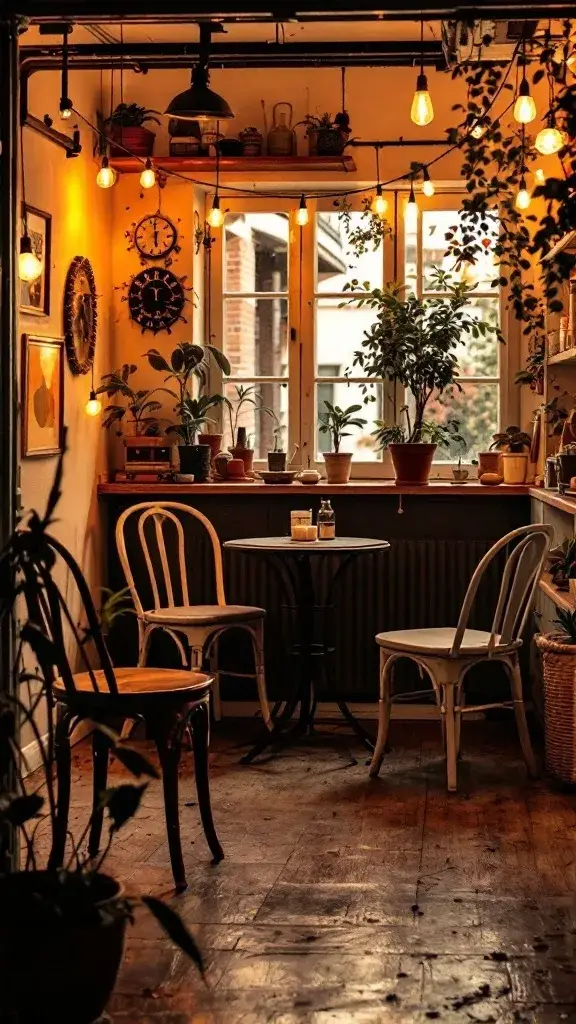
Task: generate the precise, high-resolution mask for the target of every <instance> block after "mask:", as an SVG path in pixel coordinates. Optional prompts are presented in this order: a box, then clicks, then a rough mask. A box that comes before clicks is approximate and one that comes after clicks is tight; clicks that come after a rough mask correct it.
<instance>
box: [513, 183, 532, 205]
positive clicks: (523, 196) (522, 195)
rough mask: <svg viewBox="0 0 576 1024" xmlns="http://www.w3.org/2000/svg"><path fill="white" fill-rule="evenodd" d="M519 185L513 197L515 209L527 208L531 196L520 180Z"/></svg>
mask: <svg viewBox="0 0 576 1024" xmlns="http://www.w3.org/2000/svg"><path fill="white" fill-rule="evenodd" d="M521 185H522V187H521V188H520V191H519V192H518V195H517V196H516V199H515V206H516V209H517V210H527V209H528V207H529V206H530V203H531V202H532V196H531V194H530V192H529V191H528V189H527V188H526V185H525V184H524V183H523V182H521Z"/></svg>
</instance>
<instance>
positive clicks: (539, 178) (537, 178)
mask: <svg viewBox="0 0 576 1024" xmlns="http://www.w3.org/2000/svg"><path fill="white" fill-rule="evenodd" d="M534 182H535V184H536V185H545V184H546V175H545V173H544V171H543V170H542V168H541V167H537V168H536V170H535V171H534Z"/></svg>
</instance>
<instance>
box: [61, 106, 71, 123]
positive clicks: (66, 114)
mask: <svg viewBox="0 0 576 1024" xmlns="http://www.w3.org/2000/svg"><path fill="white" fill-rule="evenodd" d="M60 117H61V118H62V120H63V121H68V120H69V118H71V117H72V110H71V108H70V107H62V109H61V111H60Z"/></svg>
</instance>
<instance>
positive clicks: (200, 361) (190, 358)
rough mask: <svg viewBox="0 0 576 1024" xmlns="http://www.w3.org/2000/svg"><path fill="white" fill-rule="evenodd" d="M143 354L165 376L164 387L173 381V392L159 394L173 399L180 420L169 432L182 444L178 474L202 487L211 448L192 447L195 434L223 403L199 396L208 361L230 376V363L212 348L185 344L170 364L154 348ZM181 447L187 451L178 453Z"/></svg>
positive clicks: (199, 445)
mask: <svg viewBox="0 0 576 1024" xmlns="http://www.w3.org/2000/svg"><path fill="white" fill-rule="evenodd" d="M145 354H146V358H147V359H148V362H149V363H150V366H151V367H152V368H153V369H154V370H158V371H159V372H160V373H165V374H167V376H166V377H165V379H164V383H165V384H168V383H169V382H170V381H174V383H175V385H176V387H177V390H176V391H174V390H173V389H172V388H169V387H168V388H164V389H163V390H165V391H166V392H167V394H169V395H171V396H172V398H175V399H176V405H175V406H174V411H175V413H176V415H177V416H178V417H179V419H180V424H179V426H178V428H176V429H173V430H171V433H176V434H178V436H179V437H180V438H181V440H182V441H183V444H180V446H179V448H180V472H181V473H185V474H193V475H194V479H195V480H196V481H197V482H198V483H203V482H204V481H205V480H206V479H207V476H208V473H209V472H210V459H211V446H210V445H209V444H195V439H196V434H197V432H198V430H199V429H200V427H202V426H204V425H205V424H206V423H207V422H208V421H209V417H207V416H206V413H207V411H208V409H212V408H215V407H216V406H218V405H220V404H221V403H222V402H223V401H224V399H223V397H222V395H209V396H208V395H203V394H202V392H203V391H204V389H205V388H206V386H207V384H208V375H209V372H210V361H213V362H215V363H216V365H217V366H218V367H219V368H220V370H221V371H222V373H225V374H229V373H230V363H229V362H228V360H227V358H226V356H225V355H224V353H223V352H221V351H220V349H218V348H216V347H215V346H214V345H194V344H193V343H192V342H189V341H183V342H180V344H179V345H177V347H176V348H175V349H174V351H173V352H172V354H171V356H170V361H168V360H167V359H166V358H165V357H164V356H163V355H162V353H161V352H159V351H158V349H157V348H151V349H148V351H147V352H146V353H145ZM194 381H197V382H198V390H199V396H198V398H194V397H193V395H192V388H193V385H194ZM194 403H196V404H194ZM169 429H170V428H169ZM184 447H185V448H187V449H188V451H185V452H182V448H184ZM199 449H202V451H199ZM192 467H194V468H192Z"/></svg>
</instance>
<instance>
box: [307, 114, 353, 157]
mask: <svg viewBox="0 0 576 1024" xmlns="http://www.w3.org/2000/svg"><path fill="white" fill-rule="evenodd" d="M304 123H305V124H306V134H307V136H308V152H309V155H310V156H340V155H341V154H342V152H343V150H344V146H345V145H346V141H347V134H345V133H344V132H343V131H342V128H341V124H340V122H339V121H338V120H332V117H331V116H330V114H328V113H326V114H322V116H321V117H315V116H314V115H313V114H308V115H307V116H306V118H305V120H304Z"/></svg>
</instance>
